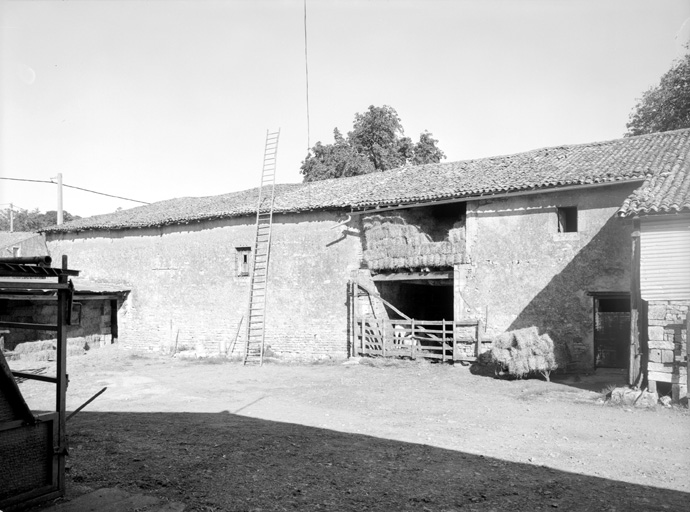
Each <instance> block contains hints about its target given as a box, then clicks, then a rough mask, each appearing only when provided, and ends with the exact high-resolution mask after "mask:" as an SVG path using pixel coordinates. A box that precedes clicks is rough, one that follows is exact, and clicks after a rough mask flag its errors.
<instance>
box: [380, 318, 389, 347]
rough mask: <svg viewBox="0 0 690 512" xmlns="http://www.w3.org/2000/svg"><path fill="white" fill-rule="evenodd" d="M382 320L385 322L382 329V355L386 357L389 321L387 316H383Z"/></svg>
mask: <svg viewBox="0 0 690 512" xmlns="http://www.w3.org/2000/svg"><path fill="white" fill-rule="evenodd" d="M381 321H382V322H383V329H381V332H382V334H381V355H382V356H383V357H386V330H387V329H386V327H387V326H388V322H387V321H386V319H385V318H382V319H381Z"/></svg>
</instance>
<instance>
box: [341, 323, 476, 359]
mask: <svg viewBox="0 0 690 512" xmlns="http://www.w3.org/2000/svg"><path fill="white" fill-rule="evenodd" d="M463 328H464V331H465V332H470V330H471V331H473V332H472V335H471V336H467V335H465V336H458V333H459V332H460V331H462V330H463ZM468 328H469V329H468ZM480 329H481V322H479V321H476V320H469V321H454V320H416V319H414V318H410V319H406V320H388V319H381V320H377V319H375V318H357V319H355V333H354V334H355V336H354V338H355V341H354V344H353V345H354V348H355V354H356V355H366V356H381V357H409V358H411V359H417V358H425V359H436V360H439V361H442V362H445V361H474V360H476V359H477V356H478V355H479V343H480V338H479V334H480Z"/></svg>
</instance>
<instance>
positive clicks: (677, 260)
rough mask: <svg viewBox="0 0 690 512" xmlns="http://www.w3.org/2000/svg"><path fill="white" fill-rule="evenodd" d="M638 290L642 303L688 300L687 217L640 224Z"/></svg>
mask: <svg viewBox="0 0 690 512" xmlns="http://www.w3.org/2000/svg"><path fill="white" fill-rule="evenodd" d="M640 244H641V248H640V289H641V292H642V298H643V299H644V300H690V216H684V215H683V216H673V215H663V216H659V217H648V218H642V219H641V221H640Z"/></svg>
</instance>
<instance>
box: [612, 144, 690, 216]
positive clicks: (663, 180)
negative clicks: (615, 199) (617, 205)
mask: <svg viewBox="0 0 690 512" xmlns="http://www.w3.org/2000/svg"><path fill="white" fill-rule="evenodd" d="M681 212H690V158H688V155H687V153H685V154H683V155H682V156H680V155H679V156H678V158H677V162H676V165H674V166H673V167H672V169H671V170H670V171H668V172H662V173H660V174H656V175H653V176H650V177H649V178H648V179H646V180H645V182H644V184H643V185H642V186H641V187H640V188H638V189H637V190H636V191H635V192H633V193H632V194H631V195H630V196H629V197H628V198H627V199H626V200H625V202H624V203H623V206H622V207H621V209H620V210H619V212H618V213H619V214H620V215H622V216H630V215H650V214H651V215H653V214H664V213H681Z"/></svg>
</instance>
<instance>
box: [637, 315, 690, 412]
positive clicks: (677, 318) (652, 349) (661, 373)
mask: <svg viewBox="0 0 690 512" xmlns="http://www.w3.org/2000/svg"><path fill="white" fill-rule="evenodd" d="M689 310H690V301H650V302H649V303H648V310H647V322H648V324H647V325H648V327H647V334H648V338H649V340H648V342H647V343H648V348H649V353H648V363H647V379H648V381H649V386H650V389H651V390H652V391H655V390H656V383H657V382H666V383H671V384H672V385H673V386H672V392H673V399H674V400H676V401H677V400H678V399H679V398H682V397H683V396H685V395H686V394H687V375H688V373H687V372H688V363H687V355H688V353H687V340H688V330H687V318H688V311H689Z"/></svg>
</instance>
